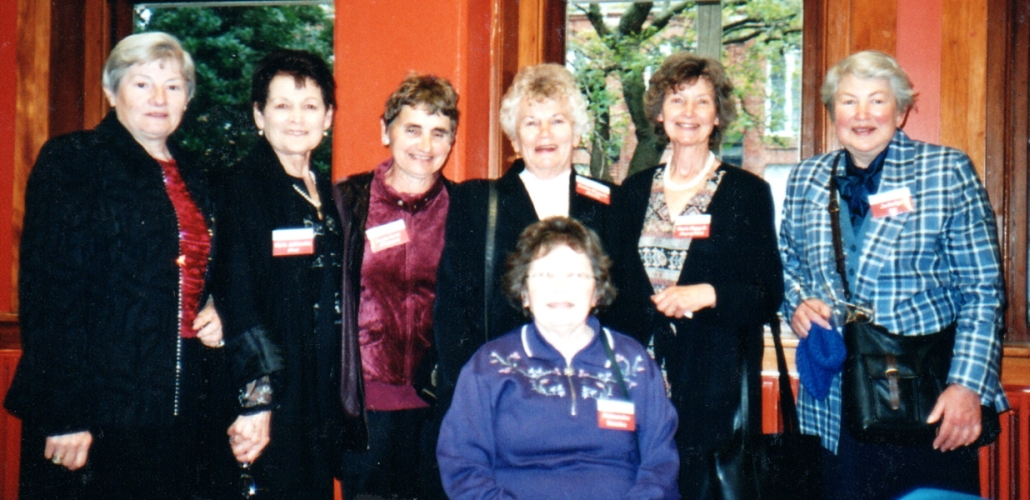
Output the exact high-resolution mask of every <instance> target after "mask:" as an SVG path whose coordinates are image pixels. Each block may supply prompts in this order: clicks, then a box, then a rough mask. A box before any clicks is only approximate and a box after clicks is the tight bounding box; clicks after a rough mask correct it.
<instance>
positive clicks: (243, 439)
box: [227, 410, 272, 463]
mask: <svg viewBox="0 0 1030 500" xmlns="http://www.w3.org/2000/svg"><path fill="white" fill-rule="evenodd" d="M271 422H272V412H271V410H266V411H263V412H260V413H255V414H253V415H240V416H239V417H237V418H236V421H235V422H233V424H232V425H231V426H229V431H228V432H227V434H229V445H230V446H232V454H233V455H235V456H236V461H237V462H240V463H250V462H253V461H254V460H257V458H258V457H259V456H261V452H262V451H264V450H265V446H268V442H269V441H270V439H269V427H270V426H271Z"/></svg>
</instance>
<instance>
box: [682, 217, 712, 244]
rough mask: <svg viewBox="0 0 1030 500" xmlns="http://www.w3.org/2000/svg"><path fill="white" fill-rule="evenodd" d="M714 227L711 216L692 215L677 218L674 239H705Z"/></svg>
mask: <svg viewBox="0 0 1030 500" xmlns="http://www.w3.org/2000/svg"><path fill="white" fill-rule="evenodd" d="M711 227H712V215H711V214H692V215H681V216H679V217H676V222H675V223H673V225H672V236H673V237H674V238H697V239H705V238H707V237H708V233H709V231H710V230H711Z"/></svg>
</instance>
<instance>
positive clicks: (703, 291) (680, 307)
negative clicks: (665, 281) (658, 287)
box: [651, 283, 715, 318]
mask: <svg viewBox="0 0 1030 500" xmlns="http://www.w3.org/2000/svg"><path fill="white" fill-rule="evenodd" d="M651 301H652V302H654V304H655V307H657V308H658V310H659V311H660V312H661V313H662V314H664V315H666V316H668V317H670V318H683V317H687V318H691V317H693V316H694V313H695V312H696V311H699V310H701V309H704V308H706V307H715V287H713V286H712V285H709V284H708V283H701V284H698V285H686V286H670V287H669V288H666V289H665V290H662V291H661V292H659V293H656V294H654V295H653V296H652V297H651Z"/></svg>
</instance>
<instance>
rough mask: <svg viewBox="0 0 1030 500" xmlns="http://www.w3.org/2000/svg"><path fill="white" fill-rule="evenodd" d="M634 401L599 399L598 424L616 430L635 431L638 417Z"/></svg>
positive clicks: (603, 427)
mask: <svg viewBox="0 0 1030 500" xmlns="http://www.w3.org/2000/svg"><path fill="white" fill-rule="evenodd" d="M634 413H635V412H634V410H633V402H632V401H622V400H618V399H598V400H597V426H598V427H600V428H601V429H611V430H615V431H634V430H636V429H637V419H636V416H635V415H634Z"/></svg>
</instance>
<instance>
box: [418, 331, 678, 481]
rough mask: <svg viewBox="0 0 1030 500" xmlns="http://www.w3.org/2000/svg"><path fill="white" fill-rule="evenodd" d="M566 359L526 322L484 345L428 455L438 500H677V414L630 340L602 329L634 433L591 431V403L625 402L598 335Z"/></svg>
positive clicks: (594, 414) (594, 427)
mask: <svg viewBox="0 0 1030 500" xmlns="http://www.w3.org/2000/svg"><path fill="white" fill-rule="evenodd" d="M588 324H589V325H590V326H591V328H592V329H593V330H594V332H595V336H594V340H593V341H592V342H591V343H590V344H589V345H588V346H587V347H586V348H584V349H583V350H582V351H580V352H579V353H578V354H576V356H575V357H573V359H572V362H571V369H569V368H570V367H569V366H566V361H565V359H564V358H563V357H562V356H561V354H559V353H558V351H557V350H555V349H554V348H553V347H551V345H549V344H548V343H547V342H545V341H544V339H543V338H542V337H541V336H540V334H539V333H538V332H537V330H536V328H535V327H534V326H533V325H532V324H528V325H525V326H523V327H520V328H517V329H515V330H513V331H511V332H510V333H508V334H506V335H504V336H503V337H500V338H498V339H496V340H494V341H492V342H489V343H487V344H486V345H484V346H483V347H482V348H480V349H479V351H477V352H476V354H475V356H473V358H472V360H470V361H469V362H468V364H466V365H465V367H464V368H463V369H462V371H461V376H460V378H459V379H458V384H457V388H456V390H455V394H454V400H453V402H452V403H451V406H450V410H449V411H448V412H447V415H446V417H445V418H444V421H443V426H442V428H441V430H440V440H439V445H438V446H437V450H436V454H437V458H438V459H439V462H440V474H441V476H442V479H443V484H444V488H445V489H446V491H447V495H448V496H449V497H450V498H452V499H456V500H463V499H481V498H482V499H485V498H491V499H493V498H567V499H591V500H599V499H609V498H610V499H645V498H647V499H678V498H679V492H678V490H677V487H676V475H677V472H678V470H679V456H678V454H677V453H676V445H675V443H674V441H673V436H674V434H675V433H676V425H677V417H676V412H675V410H674V409H673V407H672V405H671V404H670V403H669V399H668V398H667V397H666V393H665V384H664V382H663V381H662V375H661V372H660V370H659V369H658V367H657V366H656V365H655V363H654V361H653V360H652V359H651V358H650V356H648V354H647V351H646V350H645V349H644V348H643V347H641V345H640V344H639V343H637V342H636V341H635V340H633V339H631V338H630V337H627V336H625V335H622V334H620V333H615V332H611V331H610V330H607V329H604V330H603V331H604V332H605V333H604V334H605V335H607V336H608V339H609V341H610V345H611V346H612V349H613V351H614V353H615V359H616V362H617V363H618V364H619V366H620V367H621V370H622V373H623V377H624V378H625V381H626V385H627V387H628V389H629V393H630V399H631V400H632V402H633V405H634V413H635V415H634V416H635V420H636V432H635V433H634V432H627V431H624V430H611V429H602V428H599V426H598V411H597V406H598V400H600V399H625V398H624V395H623V394H622V390H621V389H620V388H619V384H618V382H617V381H616V378H615V375H614V372H613V370H612V369H611V363H610V362H609V361H608V357H607V356H606V354H605V350H604V346H603V345H602V343H601V341H600V336H599V335H598V333H599V332H600V331H601V330H602V329H601V328H600V324H599V322H598V321H597V319H596V318H594V317H590V318H589V319H588Z"/></svg>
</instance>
